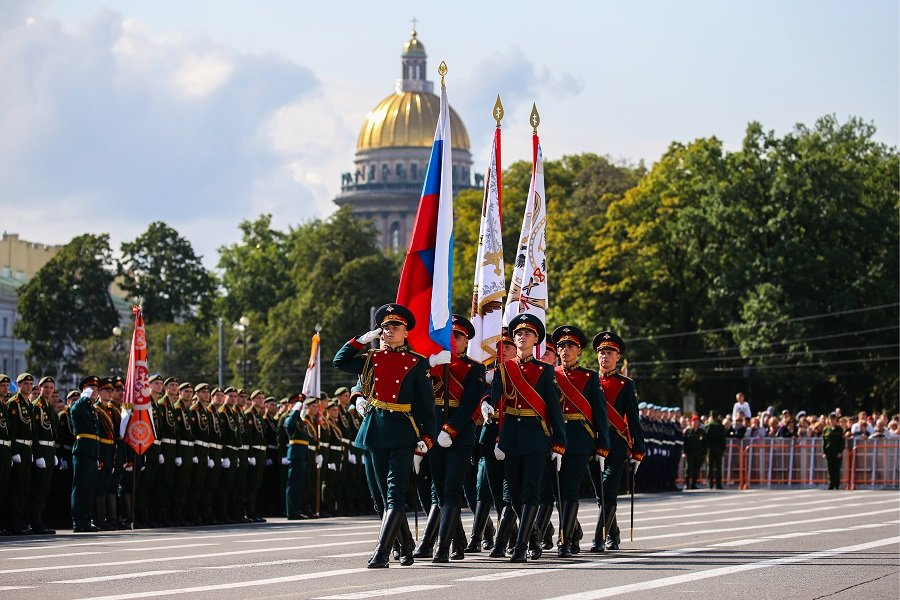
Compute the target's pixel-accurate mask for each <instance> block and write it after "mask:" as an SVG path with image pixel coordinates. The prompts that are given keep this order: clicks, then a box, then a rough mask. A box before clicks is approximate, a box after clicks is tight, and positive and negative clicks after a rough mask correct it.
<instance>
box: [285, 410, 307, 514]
mask: <svg viewBox="0 0 900 600" xmlns="http://www.w3.org/2000/svg"><path fill="white" fill-rule="evenodd" d="M303 400H304V397H303V394H294V395H293V396H291V397H290V399H289V401H290V402H291V403H292V407H291V410H290V411H288V412H287V413H285V417H284V419H283V420H282V421H281V423H282V428H283V429H284V431H285V435H286V437H287V454H286V456H285V460H286V461H287V465H286V466H287V482H286V485H285V490H284V502H285V507H286V512H287V518H288V521H296V520H298V519H305V518H308V517H307V515H305V514H303V511H302V509H303V492H304V491H305V489H306V483H307V473H308V471H309V467H308V465H309V461H308V452H309V445H310V436H309V429H308V428H307V425H306V421H305V417H306V411H305V410H304V406H303Z"/></svg>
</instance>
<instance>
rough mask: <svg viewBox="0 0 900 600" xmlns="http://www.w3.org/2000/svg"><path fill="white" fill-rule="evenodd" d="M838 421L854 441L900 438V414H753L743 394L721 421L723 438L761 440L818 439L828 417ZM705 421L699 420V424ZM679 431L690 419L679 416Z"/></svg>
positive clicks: (770, 411)
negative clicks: (723, 431)
mask: <svg viewBox="0 0 900 600" xmlns="http://www.w3.org/2000/svg"><path fill="white" fill-rule="evenodd" d="M829 416H834V417H836V418H837V420H838V424H839V425H840V426H841V429H843V430H844V437H846V438H854V439H877V438H889V439H898V438H900V414H894V415H890V414H888V412H886V411H885V412H879V411H874V412H873V413H872V414H869V413H867V412H866V411H860V412H859V413H858V414H857V415H856V416H855V417H851V416H847V415H843V414H842V413H841V409H840V408H835V409H834V411H832V412H831V413H830V414H829V415H825V414H820V415H817V414H809V413H807V412H806V411H805V410H800V411H797V412H796V413H791V411H789V410H787V409H785V410H782V411H781V413H780V414H776V410H775V407H773V406H769V407H768V408H766V410H764V411H762V412H759V413H757V414H756V415H754V414H753V412H752V410H751V409H750V403H749V402H747V400H746V399H745V397H744V394H741V393H738V394H737V396H736V402H735V403H734V406H733V408H732V410H731V414H726V415H725V417H724V418H723V420H722V426H723V427H724V428H725V432H726V435H727V436H728V437H729V438H737V439H744V438H748V439H762V438H794V437H799V438H817V437H818V438H820V437H822V435H823V433H824V430H825V427H826V426H827V425H828V417H829ZM706 420H708V418H707V419H702V418H701V423H705V421H706ZM681 425H682V429H686V428H687V427H689V426H690V417H689V416H683V417H681Z"/></svg>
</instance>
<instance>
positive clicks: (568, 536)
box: [556, 500, 578, 558]
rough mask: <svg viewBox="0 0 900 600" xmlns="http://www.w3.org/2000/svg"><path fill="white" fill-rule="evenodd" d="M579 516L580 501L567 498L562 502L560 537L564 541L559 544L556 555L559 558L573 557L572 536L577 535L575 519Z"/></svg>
mask: <svg viewBox="0 0 900 600" xmlns="http://www.w3.org/2000/svg"><path fill="white" fill-rule="evenodd" d="M577 517H578V501H577V500H576V501H574V502H573V501H571V500H567V501H564V502H563V503H562V528H563V529H562V531H561V532H560V537H561V538H562V543H561V544H560V545H559V549H558V550H557V553H556V555H557V556H558V557H559V558H572V557H573V556H575V555H574V554H573V553H572V538H573V536H574V535H575V519H576V518H577Z"/></svg>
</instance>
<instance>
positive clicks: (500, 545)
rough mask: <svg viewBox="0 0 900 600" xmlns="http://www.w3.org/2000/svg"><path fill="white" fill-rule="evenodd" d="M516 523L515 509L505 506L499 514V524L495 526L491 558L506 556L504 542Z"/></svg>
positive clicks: (505, 542) (507, 539) (506, 541)
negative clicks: (495, 533)
mask: <svg viewBox="0 0 900 600" xmlns="http://www.w3.org/2000/svg"><path fill="white" fill-rule="evenodd" d="M515 524H516V511H514V510H513V509H512V506H507V507H505V508H504V509H503V512H502V513H501V514H500V525H498V526H497V537H496V539H495V540H494V549H493V550H491V554H490V557H491V558H503V557H505V556H506V544H508V543H509V538H510V536H511V535H512V529H513V527H514V526H515Z"/></svg>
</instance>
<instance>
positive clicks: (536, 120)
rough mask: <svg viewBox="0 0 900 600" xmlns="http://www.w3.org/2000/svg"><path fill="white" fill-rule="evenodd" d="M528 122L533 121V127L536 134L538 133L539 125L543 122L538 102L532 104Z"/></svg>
mask: <svg viewBox="0 0 900 600" xmlns="http://www.w3.org/2000/svg"><path fill="white" fill-rule="evenodd" d="M528 122H529V123H531V127H532V128H533V129H534V135H537V128H538V125H540V124H541V115H540V114H538V111H537V104H533V103H532V105H531V116H530V117H528Z"/></svg>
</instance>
